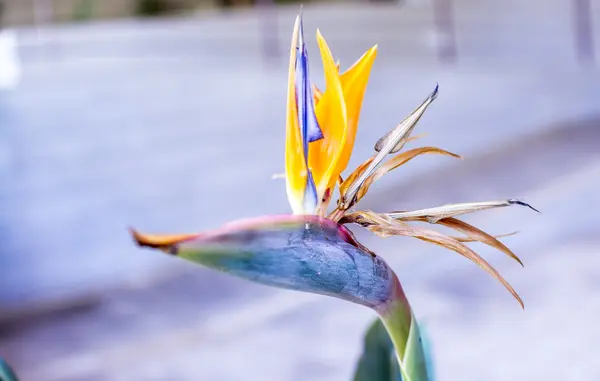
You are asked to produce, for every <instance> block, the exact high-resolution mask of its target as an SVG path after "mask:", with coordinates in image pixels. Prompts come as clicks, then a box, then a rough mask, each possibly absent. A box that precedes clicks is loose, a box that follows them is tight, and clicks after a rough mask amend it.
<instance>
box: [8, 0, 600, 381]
mask: <svg viewBox="0 0 600 381" xmlns="http://www.w3.org/2000/svg"><path fill="white" fill-rule="evenodd" d="M534 3H535V4H539V3H538V2H531V3H527V4H528V5H517V4H518V2H516V1H510V2H502V4H501V5H500V2H489V3H487V4H486V5H485V6H483V5H477V4H475V2H473V3H472V4H471V2H469V1H466V0H464V1H461V2H459V7H458V9H459V10H460V11H461V12H459V17H457V28H458V32H459V33H458V42H459V43H458V54H459V56H458V63H457V64H456V65H450V66H445V65H441V64H439V63H438V62H437V60H436V54H435V49H434V45H432V41H434V40H432V38H434V37H435V34H434V33H433V29H432V26H431V25H432V23H431V12H430V11H431V9H430V8H429V5H428V4H427V3H415V4H409V5H407V6H405V7H399V6H377V7H364V6H350V5H348V6H347V7H346V6H344V10H338V11H336V8H334V7H333V6H322V7H317V8H315V7H305V10H304V13H305V20H306V25H305V28H306V30H307V31H311V33H312V31H314V28H316V27H317V26H318V27H319V28H320V29H321V30H322V31H323V33H324V35H325V37H326V38H327V39H328V42H329V44H330V46H331V48H332V50H333V52H334V54H336V55H337V56H339V57H340V59H341V61H342V66H343V67H347V66H348V65H349V64H351V63H352V61H353V60H354V59H355V58H357V57H358V56H359V55H360V54H362V52H363V51H364V50H366V49H367V48H368V47H370V46H371V45H373V44H375V43H378V44H379V48H380V52H379V55H378V58H377V61H376V64H375V67H374V71H373V74H372V79H371V82H370V84H369V88H368V91H367V98H366V100H365V103H364V106H363V113H362V116H361V124H360V128H359V137H358V140H357V142H358V143H357V147H356V150H355V153H354V156H353V160H352V163H353V164H358V163H360V162H361V160H362V159H364V158H366V157H367V156H368V155H369V154H370V152H371V149H372V144H373V143H374V141H375V140H376V138H377V137H378V136H379V135H381V134H382V133H383V132H385V131H386V130H387V129H389V128H391V127H393V126H394V125H395V124H396V123H397V122H398V121H400V120H401V119H402V117H403V116H405V114H406V113H408V112H409V111H410V110H411V109H412V108H413V107H414V106H416V105H417V104H418V103H419V102H420V101H421V100H422V99H423V98H424V97H425V96H426V95H427V94H428V93H429V91H430V90H431V89H432V88H433V86H435V83H436V82H439V84H440V96H439V98H438V100H436V102H435V104H434V105H433V106H432V107H431V108H430V110H429V112H428V113H427V115H426V116H425V117H424V118H423V120H422V121H421V123H420V125H419V128H418V131H417V132H427V133H428V136H427V137H425V138H423V139H422V141H418V142H415V143H414V144H423V145H437V146H441V147H442V148H445V149H449V150H451V151H454V152H457V153H460V154H462V155H464V156H465V157H466V159H465V160H464V161H453V160H451V159H448V158H444V157H435V156H427V157H423V158H419V159H417V160H415V161H413V162H411V163H410V164H408V165H407V166H406V168H404V169H403V170H399V171H397V172H395V173H393V174H391V175H388V176H387V177H386V178H384V179H382V180H381V181H380V183H378V184H377V186H376V187H375V188H374V189H373V191H372V194H371V195H370V197H369V198H367V199H365V200H364V204H363V205H364V207H367V208H373V209H376V210H384V209H408V208H417V207H427V206H434V205H438V204H443V203H449V202H464V201H481V200H489V199H497V198H510V197H520V198H523V199H524V200H525V201H528V202H530V203H532V204H533V205H534V206H536V207H537V208H538V209H540V210H541V211H542V214H536V213H533V212H531V211H529V210H524V209H518V208H512V209H503V210H498V211H493V212H489V213H485V214H481V215H475V216H473V217H472V218H469V221H470V222H473V223H474V224H476V225H477V226H479V227H482V228H486V229H487V230H488V231H490V232H493V233H496V234H499V233H505V232H511V231H514V230H520V231H521V233H520V234H519V235H517V236H513V237H509V238H507V239H506V240H505V242H506V243H507V244H508V245H509V246H510V247H511V248H512V249H514V251H515V252H516V253H517V254H518V255H520V256H521V258H522V259H523V261H524V262H525V268H520V267H519V266H518V265H517V264H516V263H513V262H512V261H510V260H508V259H507V258H505V257H503V255H502V254H501V253H497V252H494V251H492V250H490V249H487V248H486V247H483V246H480V245H479V246H476V248H477V249H478V251H479V252H480V253H481V254H482V255H484V256H485V257H486V258H488V259H489V260H490V262H491V263H493V264H494V265H496V266H497V267H498V269H499V270H501V272H502V273H503V274H505V276H506V277H507V279H508V280H509V281H510V282H512V283H513V285H514V286H515V288H516V289H517V290H518V291H519V292H520V294H521V295H522V297H523V299H524V300H525V303H526V309H525V311H521V310H520V309H519V306H518V304H517V303H516V302H514V301H513V300H511V299H510V296H509V295H508V294H507V293H506V292H505V291H504V290H503V289H502V287H501V286H499V285H498V284H496V283H495V282H494V281H493V280H492V279H491V278H489V277H488V276H486V275H485V274H484V273H483V272H482V271H481V270H479V269H478V268H477V267H476V266H475V265H473V264H471V263H468V262H467V261H465V260H464V259H461V258H460V257H458V256H457V255H456V254H454V253H451V252H446V251H444V250H441V249H438V248H436V247H432V246H430V245H427V244H423V243H420V242H418V241H414V240H410V239H400V238H398V239H387V240H380V239H374V238H371V237H370V236H369V235H368V234H359V236H360V237H361V238H362V239H364V242H365V243H366V244H368V245H369V246H370V247H372V248H373V249H375V250H376V251H377V252H378V253H380V254H381V255H383V256H384V257H385V258H386V259H387V260H388V261H389V262H390V264H392V265H393V267H394V268H395V269H396V270H397V272H398V273H399V276H400V278H401V280H402V281H403V283H404V286H405V289H406V292H407V294H408V296H409V298H410V300H411V301H412V302H413V304H414V306H415V309H416V311H417V314H418V316H419V318H420V319H421V320H422V321H423V322H424V324H426V325H427V327H428V329H429V334H430V336H431V339H432V341H433V345H434V350H435V363H436V366H437V371H438V374H439V379H440V380H442V381H443V380H507V379H510V380H544V381H546V380H565V379H567V380H577V381H579V380H582V381H587V380H598V379H600V367H597V366H596V365H594V364H595V359H596V358H597V357H598V356H599V355H600V349H597V345H596V343H597V342H598V340H599V339H600V329H598V328H597V327H596V324H595V321H596V320H597V319H596V316H597V315H596V314H597V313H598V312H600V299H599V298H598V296H597V295H598V292H597V291H598V281H597V279H596V278H597V273H598V272H599V271H600V260H599V257H598V255H599V254H600V253H599V250H598V248H599V242H598V239H599V238H598V237H599V235H598V233H599V228H598V226H599V225H598V223H599V222H600V217H599V215H598V212H597V211H598V210H599V207H598V205H600V204H599V203H600V193H599V192H598V191H597V189H598V187H599V186H600V178H599V177H598V176H600V129H599V127H598V125H599V123H600V117H599V111H600V106H599V105H600V90H599V89H600V76H599V75H598V71H597V69H596V68H595V67H580V66H578V64H577V61H576V54H575V52H574V50H573V49H574V48H573V43H572V37H573V36H572V30H571V24H570V23H571V22H572V19H571V18H570V15H569V12H568V9H567V8H568V7H567V5H565V4H566V3H567V2H560V1H551V2H547V3H546V2H545V3H544V4H546V5H545V6H544V7H543V8H540V7H539V5H537V6H534V5H530V4H534ZM474 4H475V5H474ZM595 7H596V8H595V10H594V11H595V14H596V15H597V14H598V13H599V12H598V9H600V8H598V5H597V4H596V5H595ZM340 9H341V8H340ZM294 12H295V9H285V8H284V9H281V10H279V11H278V22H279V25H280V27H279V32H280V33H279V40H280V42H281V44H280V47H281V51H280V55H279V56H277V58H276V59H275V60H273V61H271V62H268V63H267V62H265V61H263V57H262V56H261V55H260V54H259V53H260V46H261V45H260V42H259V41H260V40H259V39H258V31H259V30H260V29H259V25H258V23H257V17H256V16H255V15H254V14H253V13H251V12H249V11H248V12H240V13H235V14H228V15H200V16H198V17H194V18H188V19H174V20H162V21H146V22H138V21H133V22H132V21H117V22H112V23H101V24H95V25H91V26H81V25H79V26H67V27H61V28H56V29H50V30H47V31H45V32H44V33H42V34H39V35H38V34H36V33H35V31H33V30H20V31H18V32H19V34H20V42H21V48H20V52H21V56H22V58H23V82H22V84H21V86H20V87H19V88H17V89H16V90H14V91H11V92H3V93H0V136H1V137H2V139H0V180H1V182H2V184H3V186H2V189H1V190H0V200H1V201H0V202H1V204H0V205H1V208H2V209H1V211H0V213H1V214H0V216H1V217H0V234H1V235H2V238H3V240H2V241H3V245H2V249H0V255H1V257H0V258H1V259H0V261H1V262H0V263H1V264H2V268H3V275H2V277H0V312H1V313H2V316H1V317H0V318H1V320H2V321H4V323H3V325H1V326H0V328H2V329H1V332H0V333H1V336H0V355H2V356H3V357H6V358H7V359H8V360H9V361H11V362H12V363H14V365H15V368H16V369H17V371H18V372H20V373H21V374H22V376H23V379H24V380H25V381H27V380H33V381H50V380H57V381H58V380H60V381H63V380H66V381H68V380H86V381H87V380H91V381H94V380H111V381H112V380H117V381H118V380H127V381H138V380H139V381H146V380H161V381H163V380H247V379H250V380H302V381H303V380H348V379H349V377H350V374H351V372H352V370H353V366H354V360H355V359H356V357H357V355H358V353H359V350H360V337H361V335H362V331H363V330H364V329H365V328H366V326H367V324H368V322H369V321H370V319H373V318H374V316H373V315H372V314H371V313H370V311H368V310H365V309H363V308H361V307H357V306H354V305H351V304H347V303H343V302H340V301H336V300H331V299H328V298H324V297H318V296H314V295H307V294H299V293H294V292H286V291H280V290H275V289H270V288H266V287H262V286H258V285H254V284H250V283H247V282H244V281H241V280H237V279H233V278H229V277H227V276H225V275H221V274H216V273H213V272H210V271H207V270H204V269H201V268H197V267H194V266H192V265H189V264H187V263H182V262H180V261H178V260H177V259H174V258H168V257H162V256H160V255H158V254H156V253H153V252H150V251H143V250H139V249H137V248H136V247H134V246H133V245H132V243H131V241H130V239H129V237H128V235H127V231H126V228H127V227H128V226H136V227H138V228H139V229H142V230H146V231H156V232H163V231H175V232H176V231H190V230H192V231H193V230H202V229H206V228H210V227H214V226H216V225H219V224H221V223H223V222H225V221H227V220H231V219H235V218H241V217H247V216H253V215H260V214H268V213H278V212H286V211H287V208H288V207H287V202H286V200H285V190H284V183H283V181H282V180H271V175H272V174H274V173H278V172H281V171H282V170H283V138H284V126H283V123H282V122H283V120H284V102H283V101H282V99H283V94H284V92H285V90H284V89H285V81H286V67H285V61H286V58H285V54H286V53H285V49H286V47H287V43H288V42H287V40H288V38H289V30H290V29H291V25H292V22H293V17H294ZM596 36H597V37H598V33H596ZM597 41H600V38H597ZM311 42H312V43H311V45H310V46H309V48H310V49H311V51H312V52H313V53H312V54H311V57H312V59H313V65H314V67H315V69H313V73H314V74H315V76H316V78H318V79H320V77H321V75H320V73H319V70H317V69H318V68H319V66H318V55H317V52H316V50H315V44H314V41H312V39H311ZM52 306H54V307H56V308H57V309H58V310H59V311H58V312H55V313H51V314H44V315H41V317H39V316H38V317H35V316H36V312H40V311H41V310H46V309H47V307H48V308H49V307H52ZM32 307H33V308H32ZM61 311H62V312H61ZM19 316H28V317H27V318H25V317H19Z"/></svg>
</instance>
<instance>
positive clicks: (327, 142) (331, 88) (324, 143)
mask: <svg viewBox="0 0 600 381" xmlns="http://www.w3.org/2000/svg"><path fill="white" fill-rule="evenodd" d="M317 42H318V44H319V50H320V51H321V59H322V61H323V70H324V73H325V86H326V91H325V92H324V93H323V95H322V96H321V99H320V100H319V103H318V105H317V107H316V114H317V120H318V121H319V125H320V126H321V130H322V131H323V135H324V138H323V139H321V140H319V141H316V142H313V143H311V144H310V146H309V156H308V159H309V166H310V168H311V170H312V173H313V176H314V179H315V184H316V186H317V192H318V195H319V198H322V196H323V195H324V194H325V192H326V190H327V189H328V188H331V187H333V185H335V182H336V181H337V178H338V175H339V172H337V163H338V161H339V158H340V155H341V153H342V147H344V146H345V145H346V131H347V126H348V122H347V110H346V103H345V101H344V95H343V91H342V85H341V82H340V77H339V75H338V70H337V67H336V64H335V62H334V60H333V56H332V54H331V51H330V50H329V46H327V42H326V41H325V39H324V38H323V36H322V35H321V32H320V31H319V30H317Z"/></svg>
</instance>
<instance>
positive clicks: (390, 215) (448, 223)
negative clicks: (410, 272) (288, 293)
mask: <svg viewBox="0 0 600 381" xmlns="http://www.w3.org/2000/svg"><path fill="white" fill-rule="evenodd" d="M317 43H318V46H319V50H320V53H321V61H322V63H323V70H324V73H325V91H323V92H321V91H320V90H319V89H317V88H316V87H315V86H313V85H312V84H311V82H310V80H309V64H308V52H307V50H306V46H305V43H304V32H303V26H302V20H301V17H297V18H296V22H295V25H294V29H293V33H292V43H291V48H290V63H289V64H290V67H289V73H288V87H287V113H286V140H285V151H286V155H285V169H286V189H287V194H288V200H289V203H290V205H291V207H292V211H293V214H289V215H278V216H264V217H258V218H253V219H249V220H241V221H236V222H233V223H228V224H226V225H225V226H223V227H222V228H220V229H216V230H213V231H208V232H203V233H193V234H175V235H148V234H141V233H138V232H137V231H135V230H132V235H133V237H134V239H135V241H136V242H137V243H138V244H139V245H140V246H144V247H150V248H154V249H160V250H162V251H164V252H166V253H168V254H171V255H174V256H178V257H180V258H183V259H186V260H188V261H191V262H194V263H197V264H200V265H203V266H206V267H209V268H212V269H215V270H218V271H221V272H225V273H228V274H231V275H234V276H237V277H241V278H244V279H247V280H251V281H254V282H258V283H262V284H265V285H269V286H273V287H278V288H284V289H291V290H296V291H304V292H310V293H314V294H321V295H327V296H331V297H336V298H340V299H343V300H347V301H350V302H353V303H357V304H361V305H364V306H367V307H370V308H372V309H373V310H374V311H376V312H377V313H378V314H379V316H380V317H381V320H382V322H383V324H384V325H385V327H386V329H387V331H388V333H389V335H390V338H391V340H392V342H393V344H394V348H395V352H396V357H397V359H398V366H399V368H400V369H399V373H400V374H401V377H402V380H403V381H431V371H430V369H428V365H427V361H426V359H427V356H426V354H425V352H424V348H423V346H422V340H421V334H420V331H419V326H418V324H417V321H416V319H415V316H414V313H413V311H412V309H411V307H410V305H409V303H408V300H407V299H406V296H405V294H404V291H403V290H402V287H401V285H400V282H399V281H398V277H397V276H396V274H395V273H394V272H393V270H392V269H391V268H390V267H389V266H388V265H387V264H386V263H385V261H384V260H383V259H382V258H380V257H379V256H377V255H375V254H374V253H373V252H372V251H370V250H369V249H368V248H366V247H365V246H363V245H362V244H361V243H360V242H358V241H357V240H356V239H355V238H354V235H353V233H352V232H351V231H350V230H349V229H348V228H347V225H349V224H355V225H359V226H362V227H364V228H366V229H367V230H369V231H371V232H373V233H375V234H377V235H380V236H383V237H388V236H409V237H414V238H417V239H420V240H423V241H425V242H430V243H435V244H437V245H440V246H443V247H445V248H448V249H450V250H452V251H454V252H456V253H458V254H460V255H462V256H463V257H465V258H467V259H469V260H471V261H473V262H474V263H475V264H477V265H478V266H480V267H481V268H482V269H484V270H485V271H486V272H488V273H489V274H490V275H492V276H493V277H494V278H495V279H496V280H498V281H499V282H500V283H501V284H502V285H503V286H504V287H505V288H506V289H507V290H508V291H509V292H510V293H511V294H512V295H513V297H514V298H515V299H516V300H517V301H518V302H519V303H520V304H521V306H522V305H523V301H522V300H521V298H520V297H519V295H518V294H517V293H516V291H515V290H514V289H513V288H512V286H511V285H510V284H509V283H508V282H507V281H506V280H505V279H504V278H503V277H502V276H501V275H500V274H499V273H498V271H496V270H495V269H494V268H493V267H492V266H491V265H490V264H489V263H488V262H487V261H486V260H485V259H483V258H482V257H481V256H479V255H478V254H477V253H476V252H474V251H473V250H472V249H471V248H470V247H469V246H467V243H469V242H473V241H479V242H482V243H484V244H486V245H489V246H491V247H494V248H496V249H498V250H500V251H502V252H504V253H505V254H506V255H507V256H509V257H511V258H512V259H514V260H516V261H517V262H518V263H520V264H522V262H521V260H520V259H519V258H518V257H517V256H516V255H515V254H514V253H513V252H512V251H511V250H510V249H509V248H508V247H507V246H505V245H504V244H503V243H502V242H500V241H499V239H498V238H499V237H501V236H492V235H490V234H488V233H486V232H484V231H482V230H480V229H477V228H476V227H474V226H472V225H470V224H468V223H466V222H464V221H462V220H460V219H459V218H458V217H459V216H461V215H463V214H466V213H472V212H476V211H480V210H485V209H493V208H501V207H507V206H511V205H523V206H527V207H530V208H532V207H531V206H530V205H528V204H526V203H524V202H522V201H519V200H515V199H508V200H501V201H490V202H472V203H460V204H450V205H442V206H437V207H430V208H424V209H419V210H413V211H405V210H398V211H391V212H387V213H380V212H374V211H368V210H355V209H356V208H355V207H356V205H357V204H358V203H359V202H360V200H361V199H362V198H363V197H364V196H365V195H366V194H367V192H368V191H369V189H370V187H371V186H372V185H373V184H374V183H375V182H376V181H377V180H378V179H379V178H381V177H382V176H384V175H385V174H387V173H388V172H390V171H392V170H394V169H396V168H398V167H401V166H402V165H404V164H406V163H407V162H409V161H411V160H412V159H414V158H416V157H418V156H421V155H424V154H437V155H444V156H448V157H454V158H460V156H458V155H456V154H454V153H451V152H448V151H445V150H443V149H440V148H437V147H431V146H425V147H418V148H413V149H409V150H403V149H404V147H405V145H406V144H407V143H408V142H410V141H413V140H415V139H416V138H415V137H412V136H411V134H412V131H413V129H414V128H415V126H416V125H417V123H418V122H419V121H420V120H421V118H422V116H423V115H424V113H425V111H426V110H427V109H428V107H429V106H430V105H431V104H432V102H433V101H434V100H435V99H436V97H437V95H438V87H437V86H436V87H435V89H434V90H433V91H432V92H431V94H429V95H428V96H427V97H426V98H425V99H424V100H423V101H422V102H421V104H420V105H419V106H417V107H416V108H415V109H414V110H413V111H412V112H411V113H409V115H408V116H407V117H405V118H404V119H403V120H402V121H401V122H400V123H399V124H398V126H396V127H395V128H393V129H392V130H390V131H388V132H387V133H385V134H384V135H383V136H382V137H381V138H380V139H379V140H378V141H377V142H376V144H375V149H374V151H375V152H374V153H373V156H371V157H370V158H368V159H367V160H366V161H365V162H364V163H363V164H361V165H360V166H358V167H357V168H356V169H354V171H352V172H351V173H349V174H348V175H347V176H346V177H345V179H344V178H343V177H342V172H343V171H344V170H345V169H346V166H347V165H348V161H349V159H350V155H351V153H352V148H353V146H354V140H355V136H356V130H357V126H358V120H359V116H360V109H361V104H362V100H363V97H364V94H365V89H366V86H367V82H368V78H369V75H370V71H371V67H372V65H373V61H374V59H375V56H376V54H377V46H374V47H373V48H371V49H369V50H368V51H367V52H366V53H365V54H364V55H363V56H362V57H361V58H360V59H359V60H358V61H357V62H356V63H355V64H354V65H353V66H352V67H351V68H350V69H348V70H347V71H345V72H343V73H342V74H340V72H339V66H338V64H337V63H336V62H335V61H334V58H333V55H332V53H331V51H330V49H329V46H328V45H327V43H326V42H325V39H324V38H323V36H322V35H321V34H320V32H319V31H317ZM336 185H337V186H338V191H339V198H338V200H337V204H336V206H335V208H334V210H333V211H332V212H331V213H329V214H327V206H328V204H329V202H330V199H331V198H332V195H333V191H334V188H335V187H336ZM532 209H533V208H532ZM414 222H419V223H423V222H424V223H429V224H430V225H432V226H438V225H442V226H445V227H447V228H450V229H453V230H455V231H457V232H458V233H460V234H461V236H458V237H453V236H449V235H446V234H442V233H440V232H438V231H436V230H433V229H430V228H426V227H422V226H417V225H413V224H414ZM505 236H506V235H505Z"/></svg>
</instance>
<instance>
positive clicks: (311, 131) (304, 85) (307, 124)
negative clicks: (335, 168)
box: [296, 19, 323, 154]
mask: <svg viewBox="0 0 600 381" xmlns="http://www.w3.org/2000/svg"><path fill="white" fill-rule="evenodd" d="M299 29H300V30H299V32H298V35H299V41H298V54H297V56H296V99H297V105H298V121H299V123H298V124H299V125H300V130H301V131H302V137H303V139H304V150H305V153H306V154H307V153H308V143H310V142H314V141H317V140H320V139H323V133H322V132H321V128H320V127H319V122H318V121H317V117H316V115H315V110H314V104H313V94H312V88H311V86H310V75H309V70H308V53H307V51H306V45H305V44H304V29H303V26H302V19H300V28H299Z"/></svg>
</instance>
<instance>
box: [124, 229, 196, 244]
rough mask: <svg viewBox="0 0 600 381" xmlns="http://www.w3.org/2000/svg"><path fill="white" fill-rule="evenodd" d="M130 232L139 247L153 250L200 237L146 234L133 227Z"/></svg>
mask: <svg viewBox="0 0 600 381" xmlns="http://www.w3.org/2000/svg"><path fill="white" fill-rule="evenodd" d="M128 230H129V233H130V234H131V236H132V238H133V240H134V241H135V243H136V244H137V245H138V246H140V247H149V248H152V249H164V248H167V247H171V246H173V245H176V244H178V243H180V242H182V241H186V240H188V239H191V238H195V237H197V236H198V234H172V235H171V234H164V235H163V234H161V235H152V234H144V233H140V232H139V231H137V230H135V229H134V228H132V227H129V228H128Z"/></svg>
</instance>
